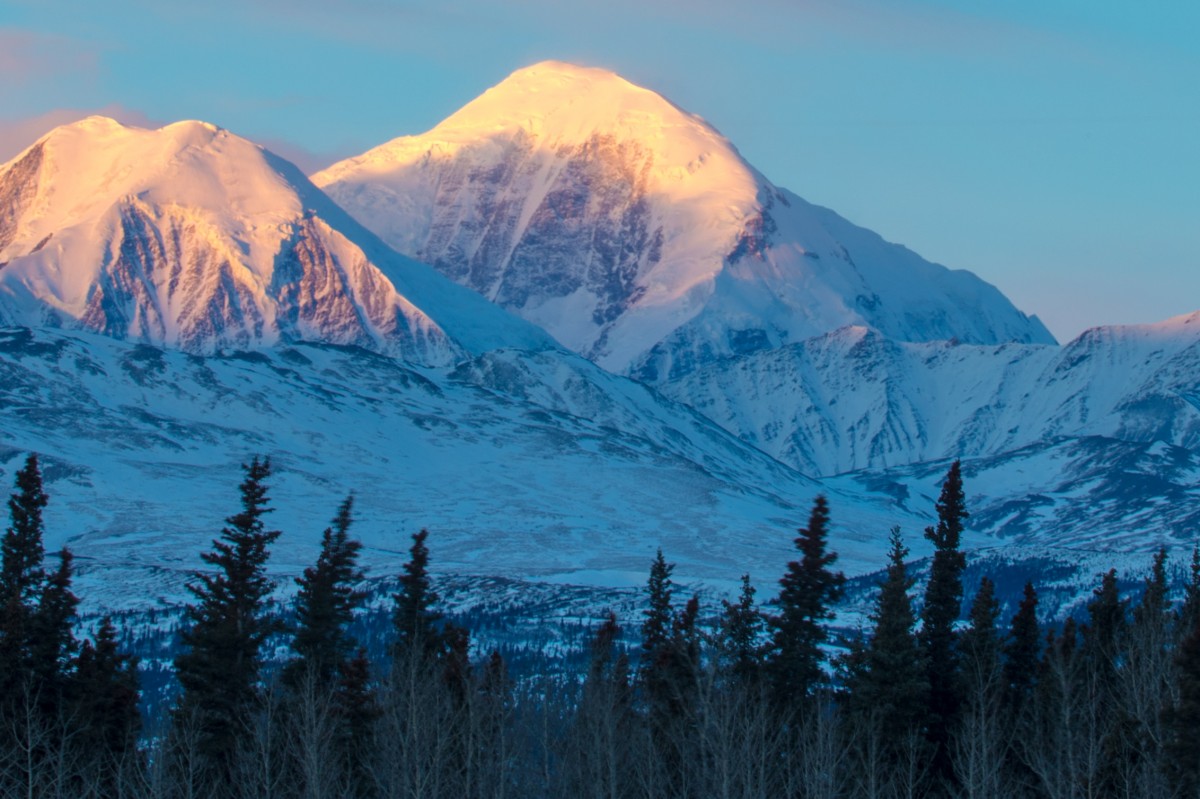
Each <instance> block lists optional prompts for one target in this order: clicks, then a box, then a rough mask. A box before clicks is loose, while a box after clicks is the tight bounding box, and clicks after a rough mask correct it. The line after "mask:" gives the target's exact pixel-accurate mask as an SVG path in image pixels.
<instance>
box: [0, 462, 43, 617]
mask: <svg viewBox="0 0 1200 799" xmlns="http://www.w3.org/2000/svg"><path fill="white" fill-rule="evenodd" d="M16 489H17V491H16V493H15V494H13V495H12V496H10V497H9V499H8V514H9V519H10V522H11V523H10V525H9V527H8V528H7V529H6V530H5V531H4V538H3V540H2V541H0V596H3V598H4V599H5V601H9V600H14V599H15V600H16V601H17V602H19V603H21V604H22V605H24V606H26V607H27V608H32V607H33V606H34V605H35V604H36V603H37V600H38V598H39V593H40V591H41V586H42V583H43V581H44V580H45V574H44V573H43V572H42V558H43V555H44V552H43V549H42V535H43V531H44V529H43V523H42V510H43V509H45V507H46V505H47V504H48V503H49V502H50V498H49V497H48V496H47V495H46V492H45V491H44V490H43V489H42V473H41V471H40V470H39V469H38V459H37V456H36V455H30V456H29V457H28V458H26V459H25V466H24V467H23V468H22V469H20V470H19V471H18V472H17V479H16Z"/></svg>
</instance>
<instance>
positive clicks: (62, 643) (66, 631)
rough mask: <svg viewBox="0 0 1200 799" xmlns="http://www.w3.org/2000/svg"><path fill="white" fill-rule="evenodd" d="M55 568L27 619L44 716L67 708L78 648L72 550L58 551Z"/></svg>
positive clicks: (76, 605) (31, 654)
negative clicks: (28, 620)
mask: <svg viewBox="0 0 1200 799" xmlns="http://www.w3.org/2000/svg"><path fill="white" fill-rule="evenodd" d="M58 557H59V561H58V564H59V565H58V568H57V569H55V571H54V574H52V575H51V576H50V578H49V579H47V580H46V582H45V584H44V585H43V586H42V590H41V597H40V600H39V602H38V606H37V609H36V610H35V611H34V614H33V618H32V620H31V623H30V628H31V629H30V635H29V653H30V664H31V672H32V676H33V680H34V683H33V686H34V690H35V691H36V692H37V694H38V700H39V704H40V705H41V710H42V713H43V714H44V716H45V717H46V718H48V719H55V718H57V717H58V716H59V715H60V713H62V712H65V711H66V707H65V703H66V702H67V701H68V696H67V695H68V693H69V691H70V682H71V679H72V671H73V668H74V656H75V653H76V651H77V650H78V648H79V643H78V642H77V641H76V640H75V635H74V632H73V628H74V623H75V609H76V608H77V607H78V606H79V598H78V597H76V596H75V594H74V593H73V592H72V591H71V563H72V560H73V558H72V555H71V551H70V550H69V549H67V548H66V547H64V548H63V549H62V551H61V552H59V555H58Z"/></svg>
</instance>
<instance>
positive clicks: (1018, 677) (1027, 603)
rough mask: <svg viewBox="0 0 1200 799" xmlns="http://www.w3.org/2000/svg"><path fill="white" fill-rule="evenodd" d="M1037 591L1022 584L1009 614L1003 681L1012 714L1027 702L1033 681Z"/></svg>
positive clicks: (1038, 633)
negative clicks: (1014, 609) (1018, 595)
mask: <svg viewBox="0 0 1200 799" xmlns="http://www.w3.org/2000/svg"><path fill="white" fill-rule="evenodd" d="M1037 601H1038V597H1037V591H1035V590H1034V587H1033V583H1031V582H1027V583H1025V593H1024V596H1023V597H1022V598H1021V604H1020V605H1019V606H1018V607H1017V612H1016V613H1015V614H1013V618H1012V626H1011V627H1010V632H1009V637H1008V643H1007V644H1005V646H1004V679H1005V682H1006V683H1007V685H1008V689H1009V701H1008V703H1009V706H1010V708H1011V709H1012V711H1013V713H1014V714H1015V713H1016V712H1017V711H1018V710H1019V709H1020V707H1021V706H1022V705H1023V704H1024V702H1025V700H1026V699H1028V697H1029V694H1030V692H1031V691H1032V690H1033V686H1034V684H1035V683H1036V681H1037V671H1038V654H1039V651H1040V650H1041V631H1040V630H1039V629H1038V620H1037Z"/></svg>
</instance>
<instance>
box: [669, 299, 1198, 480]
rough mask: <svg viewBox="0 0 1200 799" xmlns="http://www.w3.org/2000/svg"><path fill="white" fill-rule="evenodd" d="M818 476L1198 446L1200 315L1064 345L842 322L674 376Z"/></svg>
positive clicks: (735, 427) (703, 403)
mask: <svg viewBox="0 0 1200 799" xmlns="http://www.w3.org/2000/svg"><path fill="white" fill-rule="evenodd" d="M660 388H661V390H662V391H663V392H664V393H666V394H667V395H668V396H672V397H675V398H676V399H679V400H682V401H686V402H687V403H689V404H690V405H692V406H693V407H695V408H696V409H697V410H699V411H701V412H702V413H704V414H705V415H707V416H708V417H709V418H711V419H713V420H714V421H716V422H717V423H718V424H721V425H722V426H723V427H725V428H726V429H727V430H730V431H731V432H733V433H735V434H737V435H738V436H740V437H742V438H743V439H744V440H746V441H748V442H750V443H752V444H754V445H755V446H757V447H760V448H761V449H763V450H764V451H765V452H767V453H769V454H771V455H773V456H775V457H777V458H779V459H780V460H782V461H783V462H785V463H788V464H791V465H792V466H794V467H796V468H798V469H801V470H803V471H805V472H807V473H810V474H826V475H828V474H835V473H839V472H848V471H856V470H860V469H881V468H889V467H896V466H902V465H905V464H913V463H919V462H921V461H933V460H939V459H943V458H952V457H979V456H996V455H1000V454H1001V453H1004V452H1009V451H1014V450H1018V449H1021V448H1024V447H1028V446H1031V445H1034V444H1038V443H1041V442H1052V441H1056V440H1060V439H1063V438H1081V437H1092V436H1102V437H1107V438H1112V439H1115V440H1118V441H1127V442H1132V443H1138V444H1150V443H1153V442H1156V441H1157V442H1163V443H1166V444H1169V445H1172V446H1176V447H1182V448H1185V449H1188V450H1196V449H1198V448H1200V312H1198V313H1194V314H1190V315H1187V316H1181V317H1177V318H1175V319H1170V320H1167V321H1165V322H1161V323H1158V324H1153V325H1130V326H1122V327H1101V328H1094V329H1092V330H1088V331H1087V332H1085V333H1084V334H1082V335H1081V336H1079V338H1077V339H1075V340H1074V341H1072V342H1070V343H1069V344H1067V345H1065V346H1063V347H1052V346H1041V345H1019V344H1005V345H1000V346H979V345H966V344H953V343H949V342H935V343H921V344H914V343H904V342H896V341H890V340H888V339H886V338H884V337H882V336H881V335H879V334H878V333H876V332H874V331H870V330H866V329H864V328H844V329H842V330H838V331H836V332H834V333H830V334H828V335H825V336H820V337H817V338H814V339H810V340H808V341H805V342H802V343H798V344H793V345H790V346H787V347H782V348H780V349H777V350H773V351H770V352H762V353H754V354H751V355H746V356H743V357H740V358H732V359H727V360H725V361H721V362H718V363H713V364H710V365H708V366H706V367H704V368H703V369H700V370H698V371H696V372H694V373H692V374H689V375H686V376H684V377H682V378H680V379H679V380H676V381H672V382H667V383H663V384H662V385H661V386H660Z"/></svg>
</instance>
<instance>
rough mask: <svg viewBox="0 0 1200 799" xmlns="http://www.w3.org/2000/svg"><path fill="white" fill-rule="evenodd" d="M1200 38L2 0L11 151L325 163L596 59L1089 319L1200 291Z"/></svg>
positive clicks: (934, 242) (939, 5)
mask: <svg viewBox="0 0 1200 799" xmlns="http://www.w3.org/2000/svg"><path fill="white" fill-rule="evenodd" d="M1198 42H1200V4H1196V3H1194V2H1179V1H1178V0H1155V2H1153V3H1134V2H1131V1H1126V0H1115V1H1110V2H1100V3H1097V2H1095V0H1092V1H1091V2H1059V1H1058V0H1044V1H1043V2H1032V1H1031V2H1026V0H1010V2H1008V3H1003V4H997V3H981V2H965V1H963V0H960V1H959V2H953V3H951V2H948V1H939V0H886V2H885V0H790V1H788V2H783V1H777V0H744V1H743V2H739V3H734V2H729V0H721V1H720V2H718V1H717V0H636V1H635V0H606V2H604V3H592V4H587V5H584V4H581V3H574V2H554V1H553V0H510V1H509V2H504V3H498V2H482V1H481V0H473V1H471V2H454V0H446V1H445V2H436V3H435V2H424V0H420V1H415V0H408V1H405V0H339V2H337V3H329V2H317V0H290V1H289V2H284V0H259V1H258V2H247V1H246V0H242V1H241V2H237V1H236V0H210V1H209V2H207V3H195V2H187V3H184V2H178V3H175V2H157V3H155V2H145V1H143V0H106V2H104V3H94V2H84V1H83V0H0V159H6V158H8V157H11V155H13V154H14V153H15V152H16V151H17V150H18V149H20V147H21V146H24V145H25V144H28V143H30V142H31V141H32V140H33V138H34V137H36V136H37V135H39V134H40V133H42V132H44V130H45V129H47V128H48V127H50V126H52V125H53V124H55V123H58V122H62V121H67V120H69V119H70V118H73V117H75V116H79V115H81V114H82V113H84V112H93V111H102V112H104V113H109V114H111V115H115V116H118V117H120V118H122V119H124V120H126V121H132V122H138V123H144V124H148V123H158V122H168V121H174V120H177V119H186V118H190V119H204V120H207V121H210V122H215V123H217V124H219V125H222V126H225V127H227V128H229V129H231V130H233V131H235V132H237V133H239V134H241V135H244V136H247V137H249V138H252V139H255V140H257V141H260V142H263V143H264V144H266V145H267V146H269V147H272V148H273V149H276V150H277V151H279V152H280V153H281V154H283V155H285V156H288V157H291V158H293V159H294V160H297V161H298V162H299V163H301V165H302V166H304V167H306V168H309V169H313V168H316V167H320V166H324V165H326V164H327V163H329V162H332V161H333V160H336V159H337V158H338V157H342V156H346V155H351V154H355V153H358V152H361V151H362V150H364V149H366V148H368V147H371V146H374V145H376V144H379V143H381V142H383V141H386V140H387V139H390V138H393V137H395V136H398V135H402V134H407V133H418V132H422V131H424V130H427V129H429V128H430V127H432V126H433V125H435V124H436V123H437V122H438V121H439V120H441V119H442V118H443V117H445V116H447V115H448V114H450V113H451V112H453V111H454V110H455V109H456V108H458V107H459V106H461V105H463V104H464V103H466V102H467V101H469V100H470V99H472V98H473V97H474V96H476V95H477V94H479V93H480V92H482V91H483V90H484V89H486V88H487V87H488V86H491V85H493V84H495V83H497V82H499V81H500V80H502V79H503V78H504V77H505V76H506V75H507V74H508V73H510V72H511V71H513V70H514V69H517V68H519V67H522V66H526V65H528V64H531V63H534V62H536V61H540V60H544V59H548V58H555V59H562V60H567V61H576V62H580V63H584V64H588V65H593V66H601V67H607V68H609V69H613V70H615V71H617V72H619V73H620V74H622V75H624V76H625V77H626V78H628V79H630V80H632V81H634V82H635V83H639V84H641V85H644V86H647V87H650V88H653V89H655V90H657V91H659V92H661V93H662V94H664V95H666V96H667V97H669V98H670V99H671V100H673V101H674V102H676V103H677V104H679V105H681V106H683V107H684V108H686V109H688V110H690V111H692V112H694V113H697V114H700V115H701V116H703V117H705V118H706V119H708V120H709V121H710V122H712V123H713V124H714V125H715V126H716V127H717V128H719V129H720V130H721V131H722V132H723V133H725V135H727V136H728V137H729V138H730V139H731V140H732V141H733V142H734V143H735V144H736V145H737V146H738V148H739V149H740V150H741V151H742V153H743V155H745V156H746V158H747V159H748V160H749V161H750V162H751V163H753V164H754V165H755V166H757V167H758V168H759V169H760V170H761V171H762V172H763V173H764V174H765V175H767V177H768V178H770V179H771V180H772V181H773V182H775V183H777V184H778V185H781V186H785V187H787V188H789V189H791V190H793V191H795V192H796V193H797V194H800V195H801V196H803V197H805V198H806V199H808V200H810V201H812V202H815V203H819V204H822V205H826V206H829V207H831V208H833V209H834V210H836V211H838V212H839V213H841V214H842V215H843V216H846V217H847V218H849V219H851V220H852V221H854V222H857V223H859V224H862V225H864V226H866V227H869V228H872V229H874V230H876V231H878V232H879V233H881V234H882V235H884V236H885V237H886V238H888V239H891V240H893V241H898V242H901V243H903V244H906V245H908V246H909V247H911V248H912V249H914V250H916V251H917V252H919V253H921V254H922V255H924V256H925V257H927V258H929V259H931V260H935V261H938V262H940V263H944V264H946V265H947V266H950V267H953V268H963V269H970V270H971V271H973V272H975V273H977V274H979V275H980V276H981V277H983V278H984V279H986V280H989V281H991V282H992V283H994V284H996V285H997V286H998V287H999V288H1000V289H1001V290H1002V291H1004V292H1005V293H1006V294H1008V295H1009V297H1011V298H1012V299H1013V301H1014V302H1015V303H1016V304H1017V305H1018V306H1019V307H1021V308H1022V309H1023V310H1025V311H1027V312H1030V313H1036V314H1038V315H1039V316H1040V317H1041V318H1042V319H1043V321H1045V322H1046V323H1047V325H1048V326H1049V327H1050V328H1051V330H1052V332H1054V333H1055V335H1057V336H1058V337H1059V339H1060V340H1067V339H1069V338H1072V337H1074V336H1075V335H1076V334H1078V333H1079V332H1080V331H1081V330H1083V329H1084V328H1086V327H1089V326H1092V325H1098V324H1123V323H1135V322H1152V321H1157V320H1160V319H1163V318H1166V317H1168V316H1173V315H1176V314H1180V313H1186V312H1190V311H1193V310H1197V309H1200V256H1198V255H1197V253H1200V43H1198Z"/></svg>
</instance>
